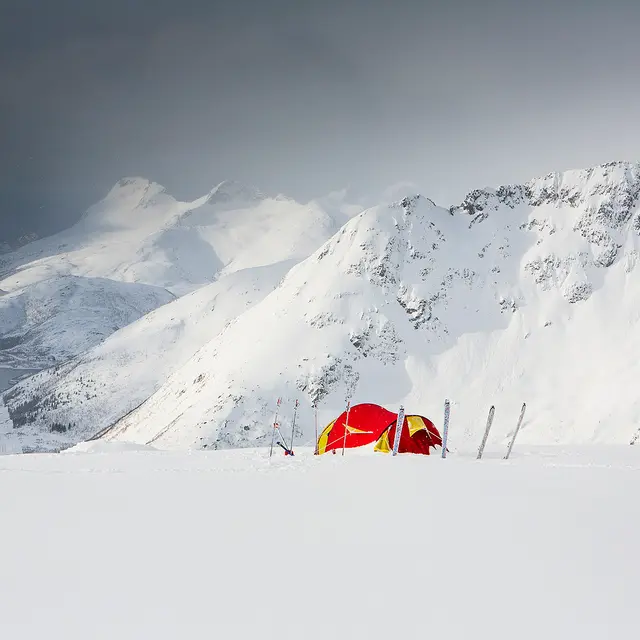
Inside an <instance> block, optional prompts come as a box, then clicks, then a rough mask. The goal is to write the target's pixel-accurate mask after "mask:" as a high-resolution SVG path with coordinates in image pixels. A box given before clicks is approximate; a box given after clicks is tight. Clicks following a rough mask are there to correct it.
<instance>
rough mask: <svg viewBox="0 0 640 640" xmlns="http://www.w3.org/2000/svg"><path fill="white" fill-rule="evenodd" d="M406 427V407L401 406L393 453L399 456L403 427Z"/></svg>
mask: <svg viewBox="0 0 640 640" xmlns="http://www.w3.org/2000/svg"><path fill="white" fill-rule="evenodd" d="M403 426H404V407H403V406H402V405H400V411H398V420H397V422H396V435H395V437H394V438H393V453H392V455H394V456H395V455H397V454H398V448H399V447H400V435H401V434H402V427H403Z"/></svg>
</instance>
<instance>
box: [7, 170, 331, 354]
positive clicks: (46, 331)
mask: <svg viewBox="0 0 640 640" xmlns="http://www.w3.org/2000/svg"><path fill="white" fill-rule="evenodd" d="M342 222H343V218H342V217H341V216H337V217H336V216H334V215H332V214H330V213H327V212H325V211H324V210H323V209H322V208H321V207H320V206H319V205H318V204H316V203H310V204H309V205H301V204H298V203H297V202H295V201H293V200H290V199H287V198H284V197H282V196H279V197H276V198H269V197H266V196H264V195H262V194H260V193H259V192H258V191H256V190H254V189H250V188H248V187H244V186H243V185H240V184H239V183H235V182H223V183H221V184H219V185H218V186H217V187H216V188H215V189H213V190H212V191H211V192H210V193H209V194H207V195H206V196H204V197H202V198H200V199H198V200H196V201H194V202H178V201H176V200H175V199H174V198H172V197H171V196H170V195H168V194H167V193H166V192H165V190H164V189H163V188H162V187H161V186H160V185H157V184H155V183H150V182H148V181H146V180H142V179H139V178H133V179H125V180H122V181H120V182H119V183H118V184H117V185H116V186H115V187H114V188H113V189H112V190H111V191H110V193H109V194H108V195H107V197H106V198H105V199H104V200H102V201H101V202H99V203H98V204H96V205H95V206H93V207H91V208H90V209H89V210H88V211H87V213H86V214H85V216H84V217H83V218H82V219H81V220H80V221H79V222H78V223H77V224H76V225H74V226H73V227H72V228H71V229H68V230H67V231H65V232H63V233H60V234H57V235H56V236H53V237H51V238H47V239H44V240H41V241H38V242H34V243H32V244H30V245H28V246H25V247H23V248H22V249H21V250H19V251H16V252H13V253H11V254H9V255H6V256H2V257H1V258H0V291H3V292H5V293H9V294H10V297H9V299H8V301H7V302H6V303H5V304H4V306H0V327H1V326H2V325H3V324H4V325H6V326H10V327H12V328H13V329H15V330H13V329H12V331H13V332H11V333H9V334H7V335H6V336H4V334H2V333H0V337H3V336H4V337H6V339H7V341H6V342H5V344H6V345H12V346H14V347H15V348H13V349H12V350H11V352H4V354H3V353H2V351H0V362H3V361H4V362H13V363H16V364H17V366H27V367H40V366H44V364H50V363H51V362H55V361H60V360H65V359H67V358H69V357H71V356H74V355H77V354H79V353H82V352H83V351H84V350H86V349H87V348H89V347H92V346H94V345H96V344H98V343H100V342H101V341H102V340H103V339H104V338H105V337H106V336H107V335H109V334H110V333H112V332H113V331H115V330H116V329H118V328H120V327H122V326H124V324H127V322H131V321H132V320H134V319H136V318H137V317H139V316H140V315H141V313H138V314H137V315H135V316H132V315H131V313H130V310H129V307H131V306H133V307H134V308H139V309H140V310H144V311H145V312H146V311H149V310H150V309H152V308H155V307H157V306H159V305H160V304H163V303H165V302H167V301H168V300H171V299H173V297H174V295H183V294H185V293H188V292H190V291H193V290H195V289H197V288H198V287H200V286H203V285H206V284H209V283H211V282H214V281H216V279H218V278H221V277H223V276H225V275H228V274H232V273H234V272H236V271H240V270H247V269H250V268H253V267H263V266H268V265H272V264H274V263H276V262H282V261H298V260H301V259H302V258H304V257H306V256H308V255H309V254H310V253H311V252H312V251H314V250H315V249H316V248H317V247H318V246H319V245H320V244H321V243H322V242H323V241H324V240H326V238H328V237H329V236H330V235H331V234H332V233H334V232H335V231H336V229H337V228H338V227H339V225H340V224H342ZM81 279H85V280H81ZM105 279H108V280H110V281H112V284H110V285H109V290H110V292H111V293H110V294H109V295H106V294H105V304H104V305H102V313H103V315H102V317H101V319H100V321H99V323H98V325H99V326H96V318H95V317H94V316H95V313H94V312H95V305H94V304H93V302H94V300H93V298H95V297H96V295H97V294H98V293H99V292H97V291H96V285H97V283H104V281H105ZM70 282H74V285H73V286H74V289H75V295H74V296H73V300H72V301H71V302H73V304H72V305H71V307H70V306H68V305H67V304H66V303H65V299H64V296H62V295H61V293H62V292H65V291H67V289H68V287H69V283H70ZM133 283H136V286H132V285H133ZM141 284H146V285H149V286H148V287H147V289H145V288H144V287H142V286H141ZM274 284H275V283H274ZM100 286H103V285H102V284H101V285H100ZM104 286H106V285H104ZM151 287H153V289H152V288H151ZM223 288H224V285H223ZM165 289H168V290H169V291H171V292H172V294H174V295H171V294H169V293H168V292H167V291H165ZM43 293H46V296H45V297H47V298H50V300H49V301H48V303H47V309H46V310H45V309H44V308H43V311H38V312H37V314H36V315H37V318H36V319H35V320H34V321H33V322H31V321H29V322H28V323H27V324H26V325H25V326H23V327H22V328H21V329H17V328H15V322H16V319H17V318H20V317H21V316H23V315H24V314H25V312H24V308H27V307H28V308H35V306H36V305H35V303H31V302H29V301H35V302H39V301H41V300H42V299H43ZM81 294H83V295H81ZM138 295H139V296H142V297H141V298H140V300H139V301H136V296H138ZM154 295H155V298H156V303H155V304H154V305H151V306H149V296H154ZM58 296H60V299H58ZM125 300H126V303H125ZM78 301H81V303H80V304H76V303H77V302H78ZM85 308H86V309H87V313H86V314H85V315H83V309H85ZM43 316H46V323H44V324H43V319H44V318H43ZM125 318H126V319H127V322H124V319H125ZM5 333H6V332H5ZM63 334H64V335H71V334H73V335H74V339H73V340H63V341H59V340H58V336H60V335H63ZM1 344H2V343H0V346H1ZM43 345H45V346H43Z"/></svg>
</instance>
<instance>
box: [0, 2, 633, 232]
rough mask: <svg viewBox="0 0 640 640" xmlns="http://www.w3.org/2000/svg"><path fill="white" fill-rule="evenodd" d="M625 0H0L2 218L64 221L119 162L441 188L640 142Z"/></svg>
mask: <svg viewBox="0 0 640 640" xmlns="http://www.w3.org/2000/svg"><path fill="white" fill-rule="evenodd" d="M639 4H640V3H635V2H625V1H622V0H618V1H611V2H609V3H607V4H601V5H596V4H595V3H594V2H587V1H579V0H565V1H561V0H560V1H554V2H551V1H542V2H535V3H534V2H531V3H523V2H520V1H515V0H514V1H507V0H490V1H488V2H483V3H481V2H476V1H475V0H466V1H465V0H449V1H446V2H445V1H443V2H433V1H427V0H415V1H412V2H409V1H397V2H393V3H392V2H376V1H375V0H370V1H364V0H363V1H360V0H344V1H341V0H325V1H324V2H314V3H310V2H300V1H298V2H295V1H288V0H271V1H269V0H254V1H246V0H245V1H243V0H235V1H234V2H228V3H220V2H216V1H211V0H208V1H207V0H201V1H198V2H194V1H189V0H182V1H180V2H176V1H175V0H110V1H109V2H101V3H94V2H89V1H87V0H67V1H64V0H59V1H58V2H52V1H51V0H0V140H1V145H2V146H1V148H0V213H1V214H2V224H3V228H4V229H17V228H19V227H23V228H32V227H34V226H36V227H38V229H40V230H42V231H44V232H48V231H52V230H54V229H56V228H59V227H60V226H62V225H67V224H69V223H71V222H73V221H74V220H75V219H76V218H77V217H78V216H79V214H80V213H81V211H82V210H83V209H84V208H85V207H86V206H88V205H89V204H91V203H92V202H93V201H95V200H96V199H98V198H100V197H101V196H102V195H104V193H105V192H106V191H107V190H108V188H109V187H110V186H111V185H112V184H113V182H115V181H116V180H117V179H119V178H120V177H122V176H124V175H132V174H133V175H143V176H145V177H149V178H151V179H154V180H157V181H159V182H161V183H163V184H164V185H165V186H167V188H168V189H169V190H170V192H172V193H174V194H175V195H177V196H179V197H185V198H187V197H196V196H198V195H201V193H203V192H204V191H206V190H208V189H209V188H211V186H213V185H214V184H215V183H217V182H218V181H220V180H222V179H225V178H236V179H240V180H244V181H247V182H251V183H253V184H256V186H258V187H260V188H262V189H264V190H266V191H270V192H284V193H287V194H289V195H292V196H294V197H298V198H309V197H313V196H315V195H319V194H321V193H323V192H325V191H328V190H331V189H334V188H340V187H342V186H344V185H346V184H352V185H355V186H356V187H359V188H361V189H363V190H375V191H379V190H381V189H382V188H384V187H385V186H387V185H388V184H389V183H392V182H394V181H398V180H411V181H414V182H416V183H418V184H421V185H423V187H424V189H425V190H426V191H427V192H428V194H429V195H430V196H431V197H433V198H435V199H436V200H439V201H441V202H443V203H448V202H449V201H451V200H455V199H457V198H460V197H461V196H462V195H463V193H464V192H465V191H466V190H468V189H470V188H474V187H477V186H484V185H485V184H496V183H500V182H504V181H515V180H524V179H527V178H529V177H531V176H533V175H536V174H538V173H543V172H546V171H548V170H552V169H562V168H566V167H570V166H582V165H587V164H592V163H596V162H602V161H606V160H609V159H614V158H615V159H617V158H620V159H635V158H638V157H640V153H638V149H639V148H640V145H639V143H640V133H638V132H637V128H636V125H635V121H636V119H637V118H636V113H637V109H636V106H635V105H636V104H637V102H638V97H639V96H638V90H637V89H636V82H635V76H636V74H637V68H638V63H639V62H640V60H639V56H638V53H637V46H636V45H635V37H636V33H637V28H638V26H640V25H639V20H640V6H638V5H639ZM2 235H3V234H2V232H0V236H2Z"/></svg>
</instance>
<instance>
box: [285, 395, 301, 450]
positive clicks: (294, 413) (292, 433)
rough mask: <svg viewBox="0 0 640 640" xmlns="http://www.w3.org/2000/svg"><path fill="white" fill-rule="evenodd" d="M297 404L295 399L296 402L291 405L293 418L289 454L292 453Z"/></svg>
mask: <svg viewBox="0 0 640 640" xmlns="http://www.w3.org/2000/svg"><path fill="white" fill-rule="evenodd" d="M298 404H299V402H298V401H297V400H296V403H295V405H294V406H293V420H292V421H291V446H290V447H289V451H290V452H291V453H290V455H293V439H294V437H295V435H296V417H297V416H298ZM283 439H284V438H283Z"/></svg>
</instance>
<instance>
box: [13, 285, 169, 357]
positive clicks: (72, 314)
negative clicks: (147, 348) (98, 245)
mask: <svg viewBox="0 0 640 640" xmlns="http://www.w3.org/2000/svg"><path fill="white" fill-rule="evenodd" d="M173 299H174V296H173V295H172V294H171V293H169V292H168V291H167V290H166V289H161V288H159V287H151V286H148V285H143V284H132V283H126V284H125V283H121V282H114V281H112V280H107V279H105V278H81V277H78V276H62V277H58V278H51V279H48V280H43V281H41V282H37V283H35V284H33V285H32V286H29V287H25V288H24V289H18V290H17V291H14V292H12V293H10V294H7V295H5V296H3V297H0V349H1V350H0V364H1V365H3V366H17V367H20V365H21V364H22V363H23V362H28V363H29V365H30V366H31V367H36V368H37V367H46V366H50V365H51V364H55V362H56V361H57V360H59V359H67V358H70V357H73V356H74V355H75V354H77V353H79V352H82V351H85V350H86V349H89V348H90V347H92V346H94V345H95V344H97V343H99V342H101V341H102V340H104V339H105V338H106V337H107V336H109V335H111V334H112V333H113V332H114V331H117V330H118V329H120V328H121V327H124V326H126V325H128V324H130V323H131V322H133V321H134V320H137V319H138V318H140V317H142V316H143V315H145V314H146V313H148V312H149V311H152V310H153V309H156V308H157V307H159V306H160V305H163V304H166V303H167V302H170V301H171V300H173Z"/></svg>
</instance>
